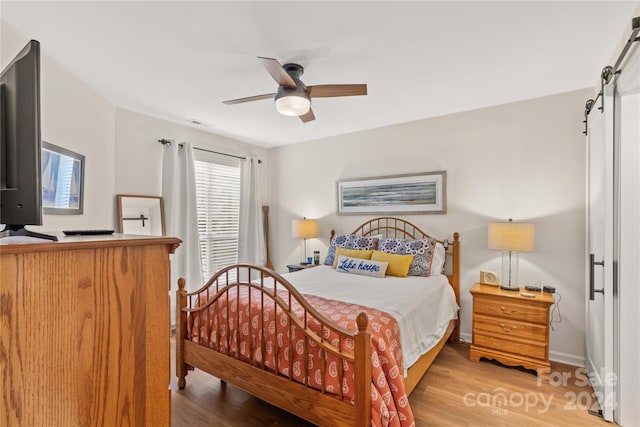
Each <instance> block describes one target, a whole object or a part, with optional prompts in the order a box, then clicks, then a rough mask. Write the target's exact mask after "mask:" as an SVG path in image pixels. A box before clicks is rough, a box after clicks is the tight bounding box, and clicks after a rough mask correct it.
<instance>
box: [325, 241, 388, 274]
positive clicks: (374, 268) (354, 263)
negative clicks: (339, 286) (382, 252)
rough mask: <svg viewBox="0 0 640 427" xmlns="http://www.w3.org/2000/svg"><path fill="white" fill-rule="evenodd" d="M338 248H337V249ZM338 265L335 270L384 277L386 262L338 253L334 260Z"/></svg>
mask: <svg viewBox="0 0 640 427" xmlns="http://www.w3.org/2000/svg"><path fill="white" fill-rule="evenodd" d="M339 250H340V248H338V251H339ZM336 264H338V267H337V268H336V271H340V272H343V273H352V274H362V275H363V276H371V277H384V274H385V272H386V271H387V267H388V266H389V263H388V262H384V261H371V260H368V259H360V258H349V257H347V256H344V255H338V260H337V262H336Z"/></svg>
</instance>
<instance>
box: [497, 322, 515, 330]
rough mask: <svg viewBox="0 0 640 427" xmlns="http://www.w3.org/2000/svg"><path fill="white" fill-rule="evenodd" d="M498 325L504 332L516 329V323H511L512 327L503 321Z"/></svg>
mask: <svg viewBox="0 0 640 427" xmlns="http://www.w3.org/2000/svg"><path fill="white" fill-rule="evenodd" d="M500 327H501V328H502V330H503V331H504V332H511V331H515V330H516V325H513V326H512V327H508V326H505V325H504V323H500Z"/></svg>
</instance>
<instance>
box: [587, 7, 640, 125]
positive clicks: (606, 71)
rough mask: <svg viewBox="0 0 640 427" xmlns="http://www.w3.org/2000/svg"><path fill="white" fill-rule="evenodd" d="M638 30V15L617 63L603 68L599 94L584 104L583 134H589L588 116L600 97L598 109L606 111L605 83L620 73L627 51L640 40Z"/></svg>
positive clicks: (639, 24) (639, 30)
mask: <svg viewBox="0 0 640 427" xmlns="http://www.w3.org/2000/svg"><path fill="white" fill-rule="evenodd" d="M638 32H640V16H636V17H635V18H633V19H632V20H631V35H629V38H628V39H627V43H625V45H624V47H623V48H622V51H621V52H620V55H618V59H617V60H616V62H615V64H613V67H611V66H610V65H607V66H606V67H604V68H603V69H602V72H601V73H600V92H598V95H596V97H595V99H588V100H587V102H586V103H585V105H584V120H583V121H582V123H584V131H583V132H582V133H583V134H585V135H586V134H587V116H588V115H589V113H590V112H591V109H592V108H593V106H594V105H595V104H596V102H597V101H598V98H600V106H599V107H598V110H600V111H604V85H606V84H609V82H610V81H611V78H613V77H614V76H617V75H619V74H620V71H621V70H620V69H619V67H620V65H621V64H622V61H623V60H624V57H625V56H626V55H627V52H629V49H630V48H631V45H632V44H633V43H635V42H637V41H640V37H637V35H638Z"/></svg>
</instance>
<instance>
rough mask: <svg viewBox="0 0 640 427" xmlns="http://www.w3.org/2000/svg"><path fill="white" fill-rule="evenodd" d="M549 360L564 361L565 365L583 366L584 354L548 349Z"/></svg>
mask: <svg viewBox="0 0 640 427" xmlns="http://www.w3.org/2000/svg"><path fill="white" fill-rule="evenodd" d="M549 360H551V361H552V362H558V363H564V364H565V365H571V366H579V367H581V368H584V367H585V364H584V356H577V355H575V354H567V353H561V352H559V351H549Z"/></svg>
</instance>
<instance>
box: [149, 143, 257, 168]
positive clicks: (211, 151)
mask: <svg viewBox="0 0 640 427" xmlns="http://www.w3.org/2000/svg"><path fill="white" fill-rule="evenodd" d="M158 142H159V143H160V144H162V145H171V143H172V142H173V141H171V140H170V139H164V138H163V139H159V140H158ZM178 147H180V148H182V147H183V144H182V143H180V144H178ZM193 149H194V150H199V151H205V152H207V153H213V154H220V155H221V156H229V157H235V158H236V159H240V160H247V158H246V157H242V156H236V155H235V154H228V153H221V152H219V151H213V150H207V149H206V148H200V147H193ZM258 163H262V160H260V159H258Z"/></svg>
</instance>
